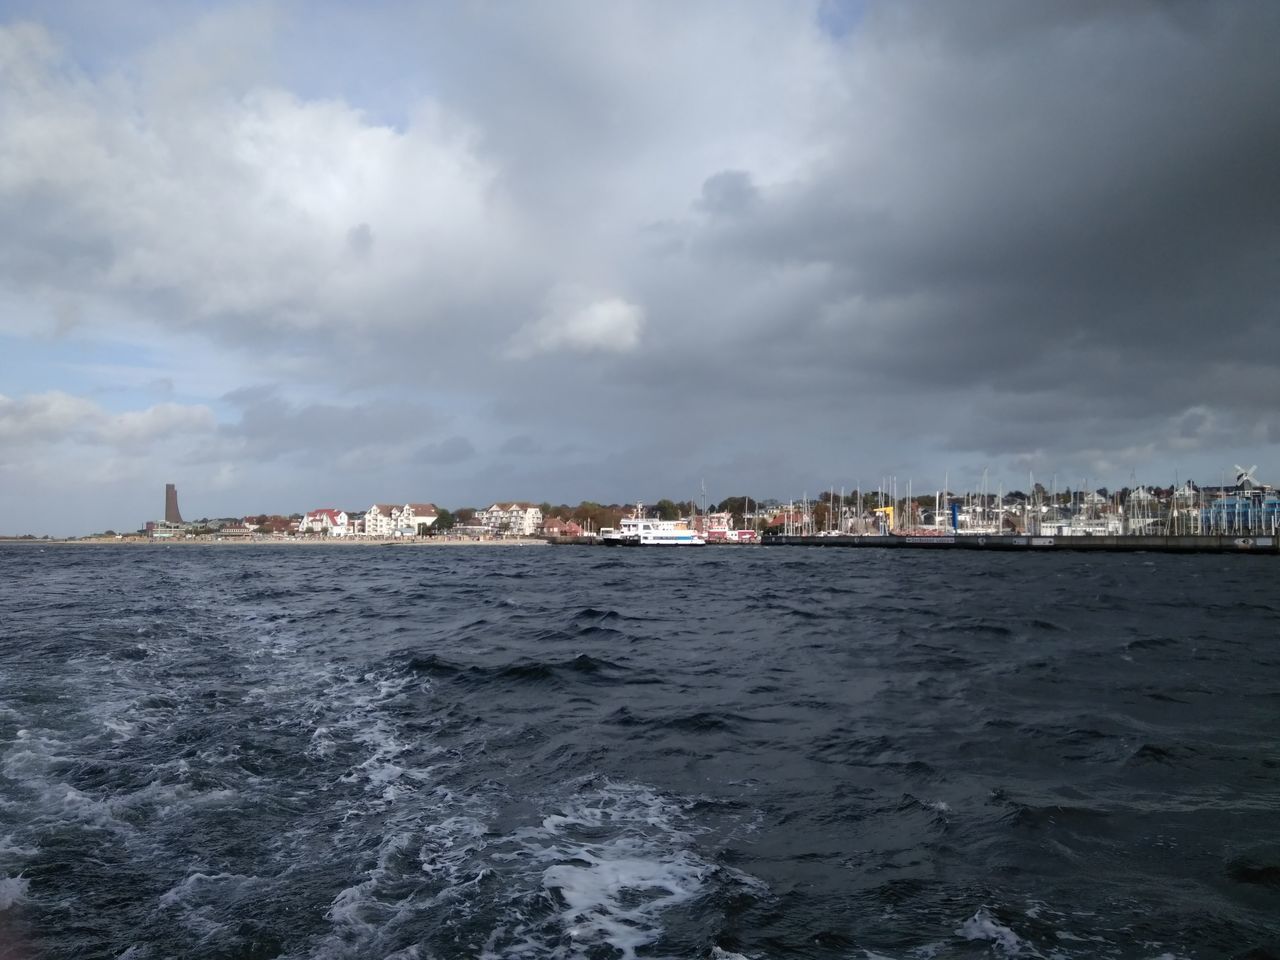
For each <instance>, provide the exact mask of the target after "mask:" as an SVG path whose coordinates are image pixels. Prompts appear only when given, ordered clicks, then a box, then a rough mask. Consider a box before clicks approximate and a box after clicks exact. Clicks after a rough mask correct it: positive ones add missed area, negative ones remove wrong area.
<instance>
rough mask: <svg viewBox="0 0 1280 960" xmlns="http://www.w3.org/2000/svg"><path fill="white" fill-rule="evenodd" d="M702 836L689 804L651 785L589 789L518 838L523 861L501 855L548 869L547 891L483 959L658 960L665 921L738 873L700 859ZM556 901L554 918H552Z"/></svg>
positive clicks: (493, 941)
mask: <svg viewBox="0 0 1280 960" xmlns="http://www.w3.org/2000/svg"><path fill="white" fill-rule="evenodd" d="M694 833H695V830H694V828H693V827H692V826H691V825H690V824H689V822H688V819H687V817H686V816H685V814H684V811H683V810H682V808H681V805H680V804H679V803H678V802H677V801H675V800H673V799H672V798H669V797H665V796H663V795H661V794H660V793H658V792H657V791H655V790H653V789H651V788H649V787H646V786H643V785H638V784H632V783H605V784H603V785H591V786H589V787H588V788H586V789H584V790H582V791H581V792H580V793H578V794H577V795H576V796H574V797H572V798H570V799H569V800H568V801H566V802H564V803H563V805H562V806H561V807H560V808H559V809H558V810H557V811H556V812H555V813H551V814H548V815H546V816H545V817H543V819H542V823H541V826H540V827H531V828H527V829H525V830H521V831H518V832H517V833H516V834H514V835H513V837H512V838H511V839H513V840H514V841H515V844H516V850H515V852H514V853H506V854H504V855H502V856H495V857H494V859H495V860H496V861H505V862H507V863H525V864H528V867H529V868H530V869H532V870H536V869H538V868H539V867H541V875H540V885H541V888H542V890H543V891H544V892H543V894H542V895H541V896H540V897H536V898H533V899H531V900H530V901H529V902H526V903H523V904H518V905H517V906H515V907H514V908H513V910H512V911H511V916H510V917H509V921H508V923H506V924H505V925H504V926H503V927H501V928H500V929H499V930H496V931H495V933H494V936H493V937H491V938H490V943H489V945H488V947H487V948H486V950H485V951H484V952H483V953H482V957H484V958H489V960H496V958H499V957H502V958H510V957H529V958H533V957H538V958H546V957H554V958H571V957H587V956H597V955H600V956H603V955H605V952H608V951H611V952H609V955H611V956H618V957H621V958H623V960H634V958H636V957H638V956H640V955H641V954H642V953H644V955H645V956H651V955H652V954H650V953H648V952H645V951H649V950H652V947H653V944H654V943H655V942H657V941H658V940H659V939H660V937H661V936H662V934H663V931H664V929H665V915H666V914H667V913H668V912H669V911H671V910H672V909H674V908H677V907H680V906H682V905H686V904H690V903H693V902H695V901H696V900H697V899H698V898H700V897H702V896H705V895H706V893H707V892H708V883H709V881H710V880H711V879H712V878H713V877H714V876H717V875H719V874H726V875H727V874H728V873H730V871H725V870H723V869H722V868H720V867H717V866H716V865H715V864H712V863H710V862H708V861H706V860H705V859H703V858H702V857H701V856H700V855H699V854H698V852H697V850H696V848H695V846H694V843H693V839H694ZM548 903H549V904H551V905H552V906H553V907H554V913H553V914H552V916H551V917H549V918H546V917H545V915H543V911H545V907H546V906H547V905H548ZM539 915H543V919H540V920H539V919H531V918H535V917H538V916H539Z"/></svg>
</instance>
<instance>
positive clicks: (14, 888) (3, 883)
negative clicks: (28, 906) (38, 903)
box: [0, 876, 31, 910]
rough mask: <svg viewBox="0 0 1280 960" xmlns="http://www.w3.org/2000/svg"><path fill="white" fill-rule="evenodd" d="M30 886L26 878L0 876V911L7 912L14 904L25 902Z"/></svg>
mask: <svg viewBox="0 0 1280 960" xmlns="http://www.w3.org/2000/svg"><path fill="white" fill-rule="evenodd" d="M30 886H31V881H30V880H28V879H27V878H26V877H23V876H17V877H9V876H0V910H8V909H9V908H10V907H12V906H13V905H14V904H15V903H21V902H22V901H23V900H25V899H26V897H27V888H28V887H30Z"/></svg>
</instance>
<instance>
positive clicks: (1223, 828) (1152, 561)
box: [0, 546, 1280, 960]
mask: <svg viewBox="0 0 1280 960" xmlns="http://www.w3.org/2000/svg"><path fill="white" fill-rule="evenodd" d="M1278 572H1280V570H1278V568H1277V567H1276V566H1275V564H1274V562H1273V561H1272V560H1270V559H1269V558H1255V557H1181V556H1155V555H1152V556H1142V555H1135V556H1092V555H1087V556H1073V555H1061V554H1058V555H1033V556H1023V555H1001V554H990V555H988V554H973V553H968V552H966V553H960V554H955V553H915V552H908V551H885V552H880V551H861V550H860V551H841V550H819V549H813V548H752V547H746V548H719V549H717V548H707V549H704V550H693V551H687V550H679V549H676V550H674V551H663V550H654V551H649V550H621V551H610V550H602V549H591V548H567V547H566V548H523V549H521V548H512V549H465V548H426V549H401V548H336V549H287V548H253V547H223V548H216V547H214V548H201V547H185V546H184V547H170V548H118V549H117V548H110V547H106V548H97V549H88V548H85V549H68V548H57V547H48V548H43V549H42V548H39V547H12V548H5V549H2V550H0V624H2V627H0V956H6V957H7V956H23V957H48V958H54V957H56V958H73V957H74V958H82V957H112V958H115V957H127V958H129V960H151V958H161V957H226V958H232V957H234V958H396V960H411V958H417V960H428V958H452V957H484V958H498V957H504V958H505V957H510V958H555V957H561V958H571V957H583V958H630V957H672V958H708V957H715V958H722V960H723V958H734V957H745V958H753V960H754V958H759V960H765V958H775V957H776V958H783V957H814V958H819V957H820V958H854V957H856V958H872V960H875V958H894V960H900V958H946V957H992V956H994V957H1044V958H1077V957H1080V958H1083V957H1135V958H1158V957H1159V958H1178V957H1187V958H1192V957H1245V956H1248V957H1254V958H1262V957H1269V956H1275V955H1277V953H1280V933H1278V931H1280V598H1278V597H1277V585H1278V580H1277V573H1278ZM5 951H9V952H7V953H6V952H5Z"/></svg>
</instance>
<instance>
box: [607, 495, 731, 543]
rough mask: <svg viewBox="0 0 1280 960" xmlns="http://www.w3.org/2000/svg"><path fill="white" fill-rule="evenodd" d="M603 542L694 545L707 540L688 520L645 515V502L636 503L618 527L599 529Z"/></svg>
mask: <svg viewBox="0 0 1280 960" xmlns="http://www.w3.org/2000/svg"><path fill="white" fill-rule="evenodd" d="M600 542H601V543H603V544H605V545H606V546H612V547H618V546H624V547H640V546H644V547H693V546H701V545H703V544H705V543H706V542H707V541H706V540H704V539H703V538H702V537H700V536H699V535H698V531H697V530H695V529H694V528H693V527H692V526H691V525H690V523H689V521H688V520H657V519H655V518H653V517H646V516H645V515H644V504H641V503H637V504H636V512H635V516H633V517H623V518H622V521H621V523H620V524H619V526H618V527H616V528H615V527H605V528H603V529H602V530H601V531H600Z"/></svg>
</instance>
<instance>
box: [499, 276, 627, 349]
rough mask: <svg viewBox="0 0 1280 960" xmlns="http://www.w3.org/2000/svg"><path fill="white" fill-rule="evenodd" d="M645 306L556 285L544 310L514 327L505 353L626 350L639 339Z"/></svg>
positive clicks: (576, 288)
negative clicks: (518, 327) (515, 328)
mask: <svg viewBox="0 0 1280 960" xmlns="http://www.w3.org/2000/svg"><path fill="white" fill-rule="evenodd" d="M644 322H645V313H644V309H643V308H642V307H640V306H638V305H636V304H634V303H630V302H628V301H627V300H624V299H622V298H621V297H616V296H606V297H596V298H593V297H591V296H590V295H589V294H588V293H587V292H585V291H584V290H582V289H581V288H578V287H572V286H561V287H557V288H556V289H555V290H554V291H552V294H551V296H550V297H548V304H547V310H546V312H545V313H543V314H542V316H541V317H539V318H538V319H537V320H535V321H534V322H532V323H530V324H527V325H526V326H524V327H522V328H521V329H520V330H519V331H517V333H516V335H515V336H514V337H512V339H511V342H510V344H509V346H508V350H507V353H508V356H511V357H513V358H515V359H526V358H529V357H533V356H536V355H537V354H542V353H551V352H553V351H556V350H569V351H573V352H575V353H628V352H630V351H632V350H634V349H635V348H636V347H637V346H638V345H639V343H640V333H641V331H642V330H643V329H644Z"/></svg>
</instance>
